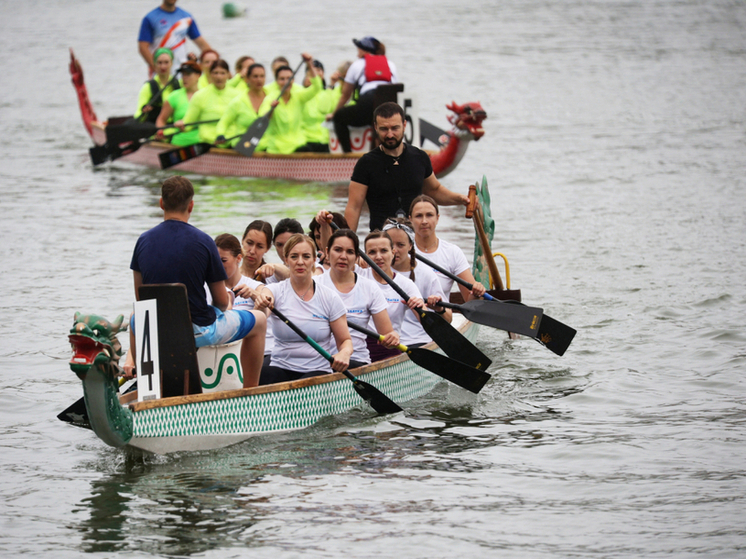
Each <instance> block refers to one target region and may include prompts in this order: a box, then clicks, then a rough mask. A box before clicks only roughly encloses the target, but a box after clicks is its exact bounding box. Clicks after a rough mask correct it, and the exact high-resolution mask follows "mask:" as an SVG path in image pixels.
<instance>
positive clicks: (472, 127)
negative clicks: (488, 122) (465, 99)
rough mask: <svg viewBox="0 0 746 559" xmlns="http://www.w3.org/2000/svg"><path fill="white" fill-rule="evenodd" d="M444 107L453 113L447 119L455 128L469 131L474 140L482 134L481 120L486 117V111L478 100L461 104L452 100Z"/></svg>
mask: <svg viewBox="0 0 746 559" xmlns="http://www.w3.org/2000/svg"><path fill="white" fill-rule="evenodd" d="M446 108H447V109H448V110H449V111H453V112H454V113H455V114H452V115H450V116H449V117H448V121H449V122H450V123H451V124H452V125H453V126H454V127H455V128H457V129H458V130H464V131H467V132H469V133H470V134H471V135H472V136H474V139H475V140H478V139H479V138H481V137H482V136H484V128H482V121H483V120H484V119H486V118H487V112H486V111H485V110H484V109H483V108H482V105H481V104H480V103H479V102H478V101H477V102H476V103H464V104H463V105H457V104H456V102H455V101H453V102H452V103H451V104H450V105H446Z"/></svg>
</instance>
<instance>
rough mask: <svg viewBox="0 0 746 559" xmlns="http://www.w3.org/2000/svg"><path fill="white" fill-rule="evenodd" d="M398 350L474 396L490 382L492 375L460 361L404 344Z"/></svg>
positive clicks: (364, 330)
mask: <svg viewBox="0 0 746 559" xmlns="http://www.w3.org/2000/svg"><path fill="white" fill-rule="evenodd" d="M347 326H349V327H350V328H352V329H353V330H357V331H358V332H362V333H363V334H365V335H366V336H368V337H370V338H373V339H375V340H383V339H384V336H381V335H380V334H376V333H375V332H373V331H372V330H368V329H367V328H363V327H362V326H358V325H357V324H355V323H354V322H350V321H349V320H348V321H347ZM396 347H397V348H398V349H400V350H401V351H403V352H404V353H406V354H407V355H409V358H410V359H411V360H412V361H413V362H414V363H417V365H419V366H420V367H422V368H423V369H427V370H428V371H430V372H433V373H435V374H436V375H438V376H441V377H443V378H444V379H446V380H448V381H451V382H452V383H453V384H456V385H458V386H460V387H461V388H466V390H469V391H471V392H473V393H474V394H479V391H480V390H482V387H483V386H484V385H485V384H486V383H487V381H488V380H490V378H491V375H489V374H487V373H485V372H484V371H480V370H479V369H475V368H474V367H470V366H469V365H466V364H464V363H461V362H460V361H456V360H455V359H451V358H450V357H446V356H445V355H441V354H440V353H435V352H434V351H430V350H429V349H424V348H420V347H407V346H405V345H404V344H399V345H398V346H396Z"/></svg>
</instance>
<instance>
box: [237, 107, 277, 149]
mask: <svg viewBox="0 0 746 559" xmlns="http://www.w3.org/2000/svg"><path fill="white" fill-rule="evenodd" d="M270 116H272V114H271V113H269V114H266V115H264V116H261V117H259V118H257V119H256V120H255V121H254V122H252V123H251V126H249V129H248V130H247V131H246V133H245V134H244V135H243V136H241V138H240V139H239V140H238V143H237V144H236V145H235V146H234V148H233V149H235V150H236V151H237V152H238V153H240V154H241V155H243V156H245V157H251V156H252V155H253V154H254V150H255V149H256V146H257V145H258V144H259V140H261V139H262V136H264V133H265V132H266V131H267V128H268V127H269V118H270Z"/></svg>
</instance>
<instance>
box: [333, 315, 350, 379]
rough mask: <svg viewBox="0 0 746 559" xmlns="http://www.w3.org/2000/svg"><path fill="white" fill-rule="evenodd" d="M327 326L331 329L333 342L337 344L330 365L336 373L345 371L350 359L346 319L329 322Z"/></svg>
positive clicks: (342, 317) (344, 317) (343, 317)
mask: <svg viewBox="0 0 746 559" xmlns="http://www.w3.org/2000/svg"><path fill="white" fill-rule="evenodd" d="M329 326H330V327H331V329H332V334H333V335H334V340H335V341H336V342H337V350H338V352H337V353H336V354H334V355H332V357H333V358H334V362H333V363H332V369H333V370H335V371H337V372H340V373H341V372H342V371H346V370H347V368H348V367H349V366H350V357H352V351H353V348H352V338H350V330H349V328H347V317H346V316H341V317H339V318H338V319H337V320H332V321H331V322H329Z"/></svg>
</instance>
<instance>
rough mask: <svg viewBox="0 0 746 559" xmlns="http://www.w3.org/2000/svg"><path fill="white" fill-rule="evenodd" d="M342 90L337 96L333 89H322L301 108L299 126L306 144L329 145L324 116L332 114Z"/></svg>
mask: <svg viewBox="0 0 746 559" xmlns="http://www.w3.org/2000/svg"><path fill="white" fill-rule="evenodd" d="M340 97H342V90H341V89H340V90H339V94H337V92H336V90H334V89H323V90H321V91H320V92H319V93H318V95H316V96H315V97H314V98H313V99H311V100H310V101H308V103H306V104H305V105H304V106H303V115H302V120H301V126H302V127H303V134H305V136H306V143H308V142H314V143H319V144H328V143H329V129H328V128H327V127H326V126H324V122H325V121H326V115H328V114H329V113H333V112H334V109H335V108H336V107H337V103H338V102H339V99H340Z"/></svg>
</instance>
